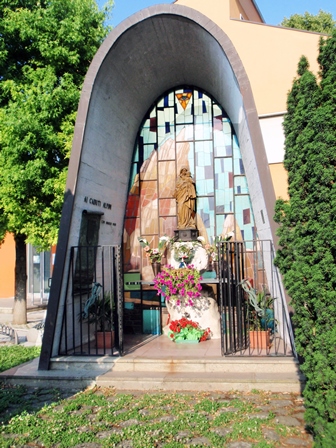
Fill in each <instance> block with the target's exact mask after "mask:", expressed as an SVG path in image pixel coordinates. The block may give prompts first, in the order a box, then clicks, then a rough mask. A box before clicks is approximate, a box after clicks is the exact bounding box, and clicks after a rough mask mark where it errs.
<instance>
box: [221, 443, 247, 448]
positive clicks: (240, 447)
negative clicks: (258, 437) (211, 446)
mask: <svg viewBox="0 0 336 448" xmlns="http://www.w3.org/2000/svg"><path fill="white" fill-rule="evenodd" d="M227 446H228V448H252V446H253V445H252V444H251V443H248V442H232V443H229V444H228V445H227Z"/></svg>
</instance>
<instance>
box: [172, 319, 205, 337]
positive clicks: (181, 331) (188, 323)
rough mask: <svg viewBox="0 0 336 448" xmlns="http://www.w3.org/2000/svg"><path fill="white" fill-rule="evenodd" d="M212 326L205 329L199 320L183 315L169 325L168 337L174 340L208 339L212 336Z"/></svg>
mask: <svg viewBox="0 0 336 448" xmlns="http://www.w3.org/2000/svg"><path fill="white" fill-rule="evenodd" d="M210 333H211V332H210V328H207V329H206V330H203V329H202V328H201V327H200V326H199V324H198V323H197V322H193V321H192V320H189V319H187V318H186V317H182V318H181V319H179V320H173V321H172V322H171V323H170V325H169V332H168V337H169V338H170V339H171V340H172V341H174V342H179V341H198V342H202V341H206V340H207V339H208V338H209V336H210Z"/></svg>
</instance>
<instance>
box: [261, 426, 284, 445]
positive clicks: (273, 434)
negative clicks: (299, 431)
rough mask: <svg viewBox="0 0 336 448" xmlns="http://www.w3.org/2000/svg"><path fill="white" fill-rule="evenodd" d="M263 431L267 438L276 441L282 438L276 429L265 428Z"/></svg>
mask: <svg viewBox="0 0 336 448" xmlns="http://www.w3.org/2000/svg"><path fill="white" fill-rule="evenodd" d="M262 432H263V434H264V437H265V439H267V440H273V441H274V442H277V441H278V440H279V439H280V436H279V434H277V432H276V431H274V430H273V429H270V428H263V429H262Z"/></svg>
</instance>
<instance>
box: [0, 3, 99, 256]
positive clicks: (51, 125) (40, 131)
mask: <svg viewBox="0 0 336 448" xmlns="http://www.w3.org/2000/svg"><path fill="white" fill-rule="evenodd" d="M106 12H107V10H105V11H99V10H98V7H97V4H96V3H95V1H94V0H57V1H56V0H55V1H43V0H41V1H39V2H36V1H32V0H16V1H11V2H8V1H6V0H0V15H1V21H0V73H1V83H0V169H1V179H0V216H1V219H0V238H3V236H4V234H5V232H6V231H9V232H12V233H14V234H23V235H25V236H26V237H27V241H28V242H31V243H32V244H34V245H37V246H39V247H41V248H47V247H48V246H50V245H51V244H52V243H55V242H56V238H57V231H58V226H59V219H60V211H61V206H62V202H63V192H64V185H65V178H66V170H67V165H68V158H69V154H70V148H71V140H72V135H73V128H74V122H75V117H76V110H77V106H78V101H79V96H80V89H81V85H82V82H83V79H84V76H85V74H86V71H87V69H88V66H89V64H90V62H91V60H92V58H93V56H94V54H95V53H96V51H97V49H98V47H99V46H100V44H101V42H102V40H103V39H104V37H105V36H106V34H107V29H106V28H105V27H104V20H105V16H106Z"/></svg>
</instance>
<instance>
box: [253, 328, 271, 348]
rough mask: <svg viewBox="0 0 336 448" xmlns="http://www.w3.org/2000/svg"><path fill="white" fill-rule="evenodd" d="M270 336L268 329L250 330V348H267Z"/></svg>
mask: <svg viewBox="0 0 336 448" xmlns="http://www.w3.org/2000/svg"><path fill="white" fill-rule="evenodd" d="M270 346H271V337H270V332H269V331H264V330H250V348H269V347H270Z"/></svg>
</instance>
